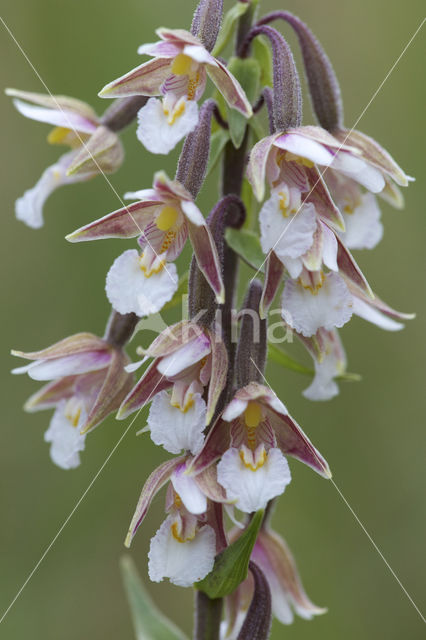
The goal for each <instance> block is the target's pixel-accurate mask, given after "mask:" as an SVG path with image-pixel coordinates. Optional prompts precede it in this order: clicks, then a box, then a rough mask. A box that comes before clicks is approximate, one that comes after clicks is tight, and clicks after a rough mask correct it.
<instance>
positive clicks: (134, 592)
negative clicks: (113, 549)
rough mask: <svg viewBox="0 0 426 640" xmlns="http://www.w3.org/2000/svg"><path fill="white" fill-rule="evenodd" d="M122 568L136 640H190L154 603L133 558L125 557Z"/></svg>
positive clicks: (121, 562)
mask: <svg viewBox="0 0 426 640" xmlns="http://www.w3.org/2000/svg"><path fill="white" fill-rule="evenodd" d="M120 566H121V573H122V576H123V582H124V587H125V589H126V593H127V599H128V602H129V607H130V610H131V612H132V619H133V626H134V629H135V635H136V640H160V639H161V640H188V638H187V637H186V636H185V634H184V633H183V632H182V631H180V629H178V627H176V625H175V624H174V623H173V622H171V621H170V620H168V618H166V616H165V615H164V614H163V613H162V612H161V611H160V610H159V609H157V607H156V606H155V604H154V603H153V602H152V600H151V598H150V597H149V595H148V592H147V591H146V589H145V587H144V585H143V583H142V581H141V579H140V577H139V575H138V573H137V570H136V567H135V564H134V562H133V560H132V559H131V557H130V556H123V558H121V561H120Z"/></svg>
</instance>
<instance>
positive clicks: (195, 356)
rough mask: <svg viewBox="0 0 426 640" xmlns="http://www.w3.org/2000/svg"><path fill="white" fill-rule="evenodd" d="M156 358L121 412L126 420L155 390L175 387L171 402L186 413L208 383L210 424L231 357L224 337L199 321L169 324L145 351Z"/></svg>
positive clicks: (124, 402) (126, 400)
mask: <svg viewBox="0 0 426 640" xmlns="http://www.w3.org/2000/svg"><path fill="white" fill-rule="evenodd" d="M142 352H143V354H144V355H145V359H146V357H150V358H151V357H152V358H154V360H153V362H152V363H151V364H150V365H149V366H148V368H147V369H146V371H145V372H144V374H143V375H142V377H141V379H140V380H139V382H138V383H137V384H136V386H135V387H134V389H132V391H131V392H130V393H129V394H128V396H127V397H126V398H125V399H124V401H123V403H122V405H121V408H120V410H119V412H118V414H117V417H118V418H119V419H123V418H125V417H126V416H128V415H129V414H130V413H133V412H134V411H136V410H137V409H139V408H140V407H142V406H144V405H145V404H146V403H147V402H149V401H150V400H151V397H152V393H154V392H156V393H159V392H160V391H163V390H166V389H170V388H172V397H171V403H172V405H173V406H176V407H179V408H180V410H181V411H182V412H183V413H184V412H185V411H187V410H188V409H189V408H190V407H191V406H192V404H193V402H194V397H195V395H196V394H200V395H201V394H203V392H204V389H205V387H207V386H208V393H207V412H206V416H205V420H206V424H208V423H209V422H210V420H211V419H212V417H213V414H214V411H215V407H216V403H217V401H218V399H219V396H220V394H221V392H222V390H223V388H224V386H225V383H226V376H227V367H228V356H227V351H226V347H225V345H224V343H223V341H222V338H221V336H220V335H219V334H218V333H216V332H214V331H213V330H210V329H206V328H204V327H201V326H200V325H198V324H196V323H195V322H191V321H189V322H186V321H183V322H180V323H178V324H176V325H173V326H171V327H168V328H167V329H166V330H165V331H163V332H162V333H161V334H160V335H159V336H158V337H157V338H156V339H155V340H154V342H153V343H152V344H151V346H150V347H149V348H148V349H147V350H142Z"/></svg>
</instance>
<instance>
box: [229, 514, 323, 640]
mask: <svg viewBox="0 0 426 640" xmlns="http://www.w3.org/2000/svg"><path fill="white" fill-rule="evenodd" d="M239 534H240V531H239V530H234V531H233V532H231V540H235V539H236V538H237V537H238V535H239ZM251 559H252V561H254V562H255V563H256V565H257V566H258V567H260V569H261V570H262V572H263V574H264V576H265V578H266V580H267V582H268V585H269V589H270V592H271V598H272V615H273V616H274V617H275V618H276V619H277V620H278V621H279V622H281V623H282V624H291V623H292V622H293V620H294V614H296V615H298V616H299V617H301V618H303V619H305V620H311V619H312V618H313V617H314V616H317V615H322V614H324V613H326V612H327V609H324V608H322V607H317V606H316V605H314V604H313V603H312V602H311V600H310V599H309V598H308V596H307V595H306V592H305V590H304V588H303V585H302V582H301V579H300V576H299V573H298V570H297V566H296V562H295V560H294V558H293V555H292V553H291V551H290V549H289V548H288V546H287V544H286V542H285V541H284V540H283V538H282V537H281V536H279V535H278V534H277V533H276V532H275V531H272V529H270V528H269V527H268V526H264V527H262V528H261V530H260V531H259V534H258V537H257V540H256V542H255V545H254V548H253V551H252V554H251ZM252 597H253V580H252V578H251V575H249V576H248V577H247V579H246V580H245V581H244V582H242V583H241V584H240V586H239V587H238V589H237V590H236V591H235V592H234V593H233V594H231V595H230V596H228V597H227V599H226V609H225V611H226V622H225V624H224V625H223V634H222V635H221V638H223V640H228V639H229V640H234V639H236V638H237V637H238V633H239V631H240V628H241V626H242V623H243V620H244V616H245V613H246V612H247V610H248V607H249V605H250V602H251V600H252Z"/></svg>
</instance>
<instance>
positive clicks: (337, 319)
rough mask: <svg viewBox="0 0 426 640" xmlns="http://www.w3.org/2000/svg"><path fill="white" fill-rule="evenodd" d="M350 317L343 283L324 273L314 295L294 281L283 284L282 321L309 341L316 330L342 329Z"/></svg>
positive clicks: (348, 295)
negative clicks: (322, 279) (308, 338)
mask: <svg viewBox="0 0 426 640" xmlns="http://www.w3.org/2000/svg"><path fill="white" fill-rule="evenodd" d="M352 313H353V298H352V295H351V293H350V291H349V289H348V287H347V286H346V283H345V282H344V280H343V279H342V278H341V277H340V276H339V275H337V274H336V273H328V274H327V275H326V276H325V278H324V282H323V284H322V286H321V288H320V289H319V290H318V291H317V292H316V293H311V291H309V289H304V288H303V286H302V285H301V284H300V283H299V282H297V281H295V280H291V279H289V280H287V282H286V284H285V287H284V292H283V297H282V314H283V318H284V320H285V321H286V322H287V324H289V325H290V326H291V327H292V328H293V329H296V331H298V332H299V333H301V334H302V335H304V336H306V337H309V336H313V335H314V333H316V332H317V330H318V329H319V328H320V327H324V328H325V329H328V330H330V329H332V328H333V327H343V325H344V324H346V322H348V321H349V320H350V318H351V316H352Z"/></svg>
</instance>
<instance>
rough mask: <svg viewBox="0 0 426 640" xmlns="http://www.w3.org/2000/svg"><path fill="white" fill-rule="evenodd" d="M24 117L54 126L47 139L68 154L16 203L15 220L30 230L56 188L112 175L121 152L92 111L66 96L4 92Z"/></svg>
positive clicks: (115, 138) (40, 223) (40, 218)
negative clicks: (64, 148) (66, 150)
mask: <svg viewBox="0 0 426 640" xmlns="http://www.w3.org/2000/svg"><path fill="white" fill-rule="evenodd" d="M6 94H7V95H9V96H12V97H13V98H14V101H13V102H14V105H15V107H16V108H17V110H18V111H19V113H21V114H22V115H23V116H25V117H27V118H31V119H32V120H38V121H39V122H46V123H48V124H51V125H53V126H54V129H53V130H52V131H51V132H50V134H49V136H48V138H47V140H48V142H50V144H64V145H67V146H69V147H71V151H69V152H68V153H65V154H64V155H62V156H61V157H60V158H59V160H58V161H57V162H56V163H55V164H53V165H52V166H50V167H48V168H47V169H46V170H45V171H44V173H43V174H42V176H41V178H40V180H39V181H38V182H37V184H36V185H35V186H34V187H33V188H32V189H29V190H28V191H26V192H25V193H24V195H23V196H22V197H21V198H19V199H18V200H17V201H16V205H15V211H16V217H17V218H18V220H22V222H24V223H25V224H27V225H28V226H29V227H32V228H33V229H39V228H40V227H42V226H43V206H44V203H45V202H46V200H47V198H48V197H49V196H50V194H51V193H52V192H53V191H55V189H57V188H58V187H60V186H62V185H65V184H72V183H74V182H83V181H85V180H89V179H90V178H93V177H94V176H95V175H97V174H98V173H112V172H114V171H116V170H117V169H118V168H119V167H120V166H121V164H122V162H123V158H124V151H123V147H122V145H121V142H120V140H119V138H118V136H117V135H116V134H115V133H114V132H113V131H111V130H110V129H109V128H108V127H107V126H105V125H103V124H102V123H101V122H100V120H99V118H98V116H97V115H96V113H95V112H94V111H93V109H92V108H91V107H90V106H89V105H88V104H86V103H85V102H81V101H80V100H76V99H75V98H68V97H66V96H52V95H43V94H40V93H31V92H29V91H18V90H16V89H6Z"/></svg>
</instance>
